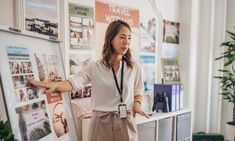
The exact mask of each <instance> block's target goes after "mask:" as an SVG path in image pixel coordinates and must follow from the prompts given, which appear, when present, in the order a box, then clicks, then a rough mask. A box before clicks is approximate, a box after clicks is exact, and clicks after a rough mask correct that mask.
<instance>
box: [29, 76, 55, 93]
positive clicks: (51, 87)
mask: <svg viewBox="0 0 235 141" xmlns="http://www.w3.org/2000/svg"><path fill="white" fill-rule="evenodd" d="M28 82H29V83H30V84H31V85H32V86H34V87H36V88H42V89H45V90H44V93H45V94H49V93H52V92H55V91H56V89H57V88H58V86H57V83H56V82H40V81H36V80H34V79H29V80H28Z"/></svg>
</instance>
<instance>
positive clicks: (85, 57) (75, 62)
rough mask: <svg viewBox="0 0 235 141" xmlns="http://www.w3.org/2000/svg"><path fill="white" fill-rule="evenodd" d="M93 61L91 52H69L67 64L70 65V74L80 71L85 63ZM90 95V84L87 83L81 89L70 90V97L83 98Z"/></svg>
mask: <svg viewBox="0 0 235 141" xmlns="http://www.w3.org/2000/svg"><path fill="white" fill-rule="evenodd" d="M91 61H93V54H92V53H91V52H81V53H70V54H69V64H70V65H69V66H70V76H72V75H74V74H76V73H78V72H79V71H81V70H82V69H83V68H84V67H85V66H86V65H88V64H89V63H90V62H91ZM90 96H91V85H87V86H85V87H84V89H82V90H78V91H76V92H71V98H72V99H76V98H84V97H90Z"/></svg>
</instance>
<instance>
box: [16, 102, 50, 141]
mask: <svg viewBox="0 0 235 141" xmlns="http://www.w3.org/2000/svg"><path fill="white" fill-rule="evenodd" d="M15 110H16V113H17V114H18V116H19V120H18V126H19V128H20V134H21V140H22V141H34V140H40V139H42V138H43V137H45V136H47V135H49V134H50V133H51V127H50V123H49V117H48V113H47V111H46V103H45V100H42V101H38V102H34V103H32V104H26V105H23V106H20V107H17V108H16V109H15Z"/></svg>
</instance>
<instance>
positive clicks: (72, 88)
mask: <svg viewBox="0 0 235 141" xmlns="http://www.w3.org/2000/svg"><path fill="white" fill-rule="evenodd" d="M67 82H69V84H70V85H71V90H69V92H71V91H72V90H73V84H72V83H71V82H70V81H69V80H67Z"/></svg>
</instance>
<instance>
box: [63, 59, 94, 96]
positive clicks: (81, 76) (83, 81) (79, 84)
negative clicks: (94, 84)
mask: <svg viewBox="0 0 235 141" xmlns="http://www.w3.org/2000/svg"><path fill="white" fill-rule="evenodd" d="M92 66H93V62H92V63H89V64H88V65H87V66H86V67H84V68H83V69H82V70H81V71H79V72H78V73H76V74H75V75H74V76H72V77H70V78H69V79H68V81H70V83H71V85H72V87H73V89H72V92H75V91H77V90H81V89H83V88H84V86H85V85H88V84H90V83H91V78H92V69H93V67H92Z"/></svg>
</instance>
